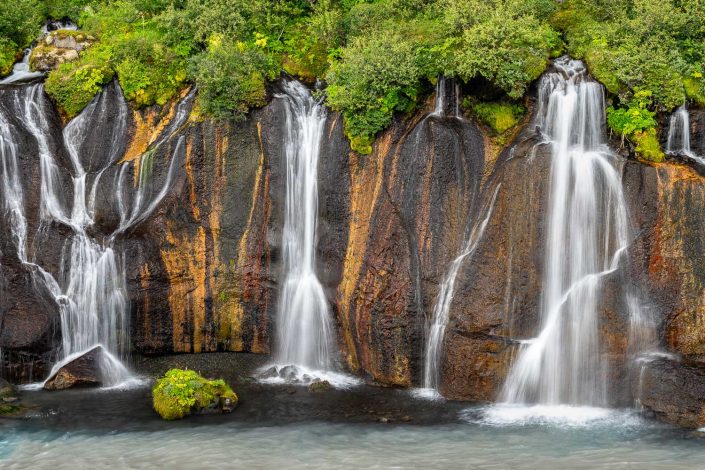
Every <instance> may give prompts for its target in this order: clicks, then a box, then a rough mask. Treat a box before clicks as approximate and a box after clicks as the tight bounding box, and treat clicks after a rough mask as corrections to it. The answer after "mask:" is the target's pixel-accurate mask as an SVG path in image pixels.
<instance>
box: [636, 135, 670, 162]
mask: <svg viewBox="0 0 705 470" xmlns="http://www.w3.org/2000/svg"><path fill="white" fill-rule="evenodd" d="M632 139H633V140H634V143H635V144H636V153H637V155H639V156H640V157H641V158H643V159H644V160H648V161H650V162H662V161H664V160H665V159H666V155H665V154H664V153H663V151H662V150H661V144H660V143H659V141H658V137H657V136H656V130H655V129H648V130H646V131H640V132H635V133H634V134H633V135H632Z"/></svg>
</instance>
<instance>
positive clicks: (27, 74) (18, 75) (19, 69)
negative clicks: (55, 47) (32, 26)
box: [0, 21, 77, 85]
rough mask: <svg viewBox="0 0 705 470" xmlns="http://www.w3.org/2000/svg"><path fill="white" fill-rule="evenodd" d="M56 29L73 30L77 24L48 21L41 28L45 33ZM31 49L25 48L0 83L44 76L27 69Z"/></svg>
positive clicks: (41, 73)
mask: <svg viewBox="0 0 705 470" xmlns="http://www.w3.org/2000/svg"><path fill="white" fill-rule="evenodd" d="M57 29H68V30H74V31H75V30H76V29H77V26H76V25H75V24H74V23H72V22H71V21H50V22H48V23H47V24H45V25H44V27H43V28H42V33H44V34H47V33H48V32H49V31H54V30H57ZM32 49H33V48H27V49H25V51H24V53H23V54H22V60H20V61H19V62H17V63H15V65H14V66H13V67H12V73H10V75H8V76H7V77H5V78H3V79H1V80H0V85H5V84H10V83H19V82H24V81H28V80H32V79H35V78H39V77H43V76H44V73H43V72H32V71H30V69H29V56H30V55H32Z"/></svg>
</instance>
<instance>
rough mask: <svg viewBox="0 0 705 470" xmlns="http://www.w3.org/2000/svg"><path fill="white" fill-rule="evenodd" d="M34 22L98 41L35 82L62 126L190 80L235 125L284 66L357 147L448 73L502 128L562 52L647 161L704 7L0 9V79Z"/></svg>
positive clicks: (107, 4) (578, 2) (336, 4)
mask: <svg viewBox="0 0 705 470" xmlns="http://www.w3.org/2000/svg"><path fill="white" fill-rule="evenodd" d="M47 17H53V18H63V17H69V18H71V19H73V20H74V21H77V22H78V23H79V25H80V26H81V28H82V29H83V30H85V31H86V32H87V33H88V34H91V35H93V36H95V37H96V38H98V42H97V43H96V44H95V45H93V46H92V47H90V48H89V49H87V50H85V51H84V52H82V53H81V57H80V59H79V60H78V61H76V62H73V63H69V64H64V65H62V66H61V67H59V69H57V70H55V71H53V72H51V73H50V75H49V77H48V80H47V84H46V90H47V92H48V93H49V94H50V96H52V98H53V99H54V100H55V101H56V102H57V103H58V104H59V105H60V107H61V108H62V109H63V110H64V112H65V113H66V114H67V115H68V116H71V115H74V114H76V113H77V112H79V111H80V110H81V109H82V108H83V107H84V106H85V105H86V104H87V103H88V102H89V101H90V99H91V98H92V96H93V95H94V94H95V93H96V91H97V90H98V89H99V88H100V86H101V85H103V84H105V83H107V82H108V81H110V80H111V79H112V78H113V77H115V76H117V77H118V79H119V81H120V84H121V86H122V88H123V90H124V92H125V95H126V97H127V98H128V99H129V100H131V101H132V102H133V103H134V104H135V105H136V106H144V105H150V104H154V103H158V104H161V103H165V102H166V101H167V100H169V99H170V98H172V97H174V96H175V95H176V94H177V93H178V92H179V91H180V89H182V88H183V87H184V86H187V84H189V83H191V82H195V83H196V84H197V86H198V87H199V90H200V94H199V100H200V105H201V108H202V110H203V111H204V112H205V113H206V114H210V115H212V116H215V117H217V118H238V117H241V116H243V115H244V114H245V113H247V111H248V110H249V109H250V108H251V107H255V106H260V105H262V104H263V103H264V102H265V100H266V84H267V82H268V81H270V80H273V79H275V78H277V77H278V76H279V75H280V73H281V72H282V71H285V72H287V73H289V74H292V75H296V76H298V77H300V78H302V79H304V80H308V81H313V80H315V79H317V78H320V79H323V80H325V82H326V83H327V88H326V94H327V102H328V105H329V106H330V107H332V108H333V109H335V110H337V111H340V112H341V113H342V114H343V116H344V118H345V125H346V131H347V133H348V135H349V137H350V138H351V141H352V143H353V147H354V148H355V149H357V150H359V151H361V152H369V151H370V150H371V144H372V142H373V140H374V137H375V135H376V134H377V133H378V132H379V131H380V130H382V129H384V128H385V127H386V126H387V125H388V124H389V123H390V122H391V119H392V117H393V114H394V113H395V112H401V113H407V112H410V111H412V110H414V109H415V108H416V107H417V106H419V104H420V103H421V102H422V101H423V100H424V99H425V98H426V97H427V96H428V94H429V93H430V92H431V91H432V87H433V84H434V83H435V81H436V79H437V77H438V76H439V75H441V74H442V75H446V76H454V77H457V78H459V79H461V80H462V81H463V82H464V83H465V84H466V91H467V92H468V93H470V94H473V95H474V96H473V97H472V99H471V100H470V103H471V106H470V111H471V112H473V113H474V114H475V115H477V116H478V117H479V118H480V119H481V120H483V121H484V122H486V123H488V125H490V126H492V127H493V128H494V129H495V130H496V131H497V132H498V133H501V132H504V131H506V130H507V126H510V127H511V126H513V125H514V124H515V123H516V122H517V119H518V117H519V116H520V114H521V113H522V108H521V107H520V105H521V102H520V100H521V98H522V97H523V95H524V93H525V92H526V90H527V88H528V87H529V85H530V84H531V83H532V82H533V81H534V80H535V79H536V78H538V76H539V75H540V74H541V73H542V72H543V71H544V69H545V67H546V65H547V63H548V60H549V59H550V58H551V57H556V56H558V55H560V54H563V53H569V54H571V55H572V56H573V57H575V58H580V59H583V60H585V61H586V62H587V64H588V66H589V67H590V70H591V73H592V74H593V75H594V76H595V77H596V78H597V79H598V80H600V81H601V82H602V83H604V84H605V86H606V88H607V90H608V91H609V94H610V95H609V96H610V98H611V100H612V101H613V102H612V106H611V107H610V108H609V109H608V124H609V125H610V128H611V129H612V130H613V131H614V132H615V133H617V134H619V135H621V136H622V137H623V138H624V139H628V140H631V141H632V142H634V144H635V145H636V148H637V149H638V150H639V151H640V153H641V155H642V156H643V157H645V158H649V159H652V160H659V159H661V158H662V157H663V155H662V153H661V152H660V149H659V146H658V142H657V141H656V133H655V126H656V119H655V113H657V112H663V111H670V110H672V109H673V108H674V107H676V106H679V105H681V104H682V103H684V102H685V101H686V100H692V101H695V102H697V103H699V104H702V105H705V79H704V75H705V0H565V1H563V2H557V1H556V0H376V1H364V0H250V1H246V0H48V1H43V2H42V1H39V0H16V1H13V2H1V3H0V73H3V74H4V73H7V72H8V71H9V69H10V68H11V65H12V62H13V61H14V60H15V59H16V58H17V57H18V55H19V54H20V52H21V50H22V48H24V47H26V46H27V45H28V44H29V42H31V40H32V39H34V38H36V37H37V36H38V35H39V28H40V27H41V24H42V22H43V21H44V19H45V18H47Z"/></svg>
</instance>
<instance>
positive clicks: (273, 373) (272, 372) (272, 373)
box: [260, 366, 279, 379]
mask: <svg viewBox="0 0 705 470" xmlns="http://www.w3.org/2000/svg"><path fill="white" fill-rule="evenodd" d="M260 377H261V378H263V379H271V378H274V377H279V372H278V371H277V368H276V367H274V366H272V367H270V368H269V369H267V370H265V371H264V372H262V374H260Z"/></svg>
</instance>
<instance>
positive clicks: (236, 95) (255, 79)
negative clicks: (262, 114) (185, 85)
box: [190, 36, 278, 118]
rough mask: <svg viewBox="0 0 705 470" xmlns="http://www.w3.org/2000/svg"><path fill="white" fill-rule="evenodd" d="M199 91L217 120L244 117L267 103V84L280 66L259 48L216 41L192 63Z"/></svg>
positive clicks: (193, 74) (218, 39)
mask: <svg viewBox="0 0 705 470" xmlns="http://www.w3.org/2000/svg"><path fill="white" fill-rule="evenodd" d="M190 70H191V74H192V76H193V77H194V78H195V81H196V84H197V85H198V88H199V104H200V106H201V108H202V109H203V110H204V111H205V112H206V113H208V114H210V115H213V116H215V117H216V118H229V117H235V118H241V117H242V116H244V115H245V113H247V111H248V109H249V108H251V107H255V106H262V105H264V104H265V96H266V90H265V81H266V80H267V79H273V78H275V76H276V74H277V71H278V66H277V65H276V64H275V63H273V61H272V59H271V57H270V56H268V55H267V54H266V53H265V52H264V51H263V50H262V49H261V48H260V47H258V46H248V45H246V44H245V43H242V42H239V43H236V44H232V43H230V42H228V41H225V40H223V39H222V38H221V37H220V36H216V37H214V38H212V40H211V44H210V46H209V47H208V50H207V51H205V52H203V53H201V54H199V55H197V56H196V57H194V58H193V59H192V61H191V68H190Z"/></svg>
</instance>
